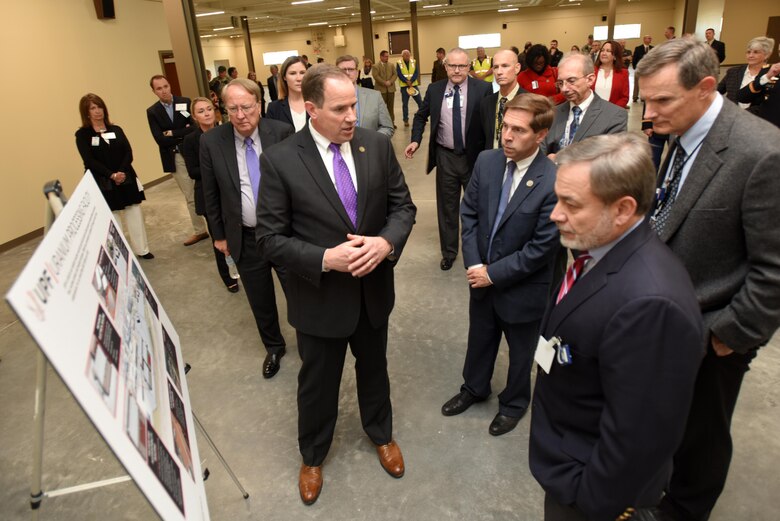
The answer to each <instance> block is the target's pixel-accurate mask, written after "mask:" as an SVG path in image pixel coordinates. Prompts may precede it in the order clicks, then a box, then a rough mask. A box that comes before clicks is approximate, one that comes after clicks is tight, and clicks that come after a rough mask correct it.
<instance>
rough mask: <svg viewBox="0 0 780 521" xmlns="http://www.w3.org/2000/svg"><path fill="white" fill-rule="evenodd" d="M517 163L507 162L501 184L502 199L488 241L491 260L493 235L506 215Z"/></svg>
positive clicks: (488, 259) (499, 201)
mask: <svg viewBox="0 0 780 521" xmlns="http://www.w3.org/2000/svg"><path fill="white" fill-rule="evenodd" d="M516 166H517V164H516V163H515V162H514V161H509V162H508V163H507V164H506V179H505V180H504V184H503V185H502V186H501V199H499V200H498V211H497V212H496V220H495V221H494V222H493V231H491V232H490V242H489V243H488V254H487V261H488V262H490V252H491V250H492V249H493V237H495V236H496V231H498V223H500V222H501V219H502V218H503V217H504V212H505V211H506V207H507V205H508V204H509V198H510V197H511V193H512V180H513V179H514V174H515V167H516Z"/></svg>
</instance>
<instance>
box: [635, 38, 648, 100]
mask: <svg viewBox="0 0 780 521" xmlns="http://www.w3.org/2000/svg"><path fill="white" fill-rule="evenodd" d="M652 41H653V37H652V36H650V35H649V34H646V35H645V37H644V38H642V45H637V46H636V47H635V48H634V56H633V57H632V58H631V65H633V66H634V70H636V66H637V65H639V61H640V60H641V59H642V58H644V57H645V54H647V53H649V52H650V49H652V48H653V46H652V45H650V44H651V43H652ZM633 98H634V103H636V102H637V101H639V82H638V81H637V80H636V77H634V94H633Z"/></svg>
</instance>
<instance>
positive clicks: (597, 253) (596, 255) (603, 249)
mask: <svg viewBox="0 0 780 521" xmlns="http://www.w3.org/2000/svg"><path fill="white" fill-rule="evenodd" d="M644 221H645V218H644V217H642V218H641V219H639V220H638V221H637V222H635V223H634V225H633V226H632V227H631V228H629V229H628V230H626V231H625V232H623V235H621V236H620V237H618V238H617V239H615V240H614V241H612V242H608V243H607V244H605V245H603V246H599V247H598V248H593V249H592V250H588V253H589V254H590V256H591V258H592V259H593V261H592V262H591V263H589V264H591V266H593V265H595V264H597V263H598V262H599V261H600V260H601V259H603V258H604V256H605V255H606V254H607V253H609V250H611V249H612V248H614V247H615V245H616V244H617V243H619V242H620V241H622V240H623V239H625V238H626V236H627V235H628V234H629V233H631V232H633V231H634V230H636V229H637V228H638V227H639V225H640V224H642V223H643V222H644Z"/></svg>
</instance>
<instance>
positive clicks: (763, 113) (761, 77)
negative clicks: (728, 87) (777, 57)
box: [737, 62, 780, 127]
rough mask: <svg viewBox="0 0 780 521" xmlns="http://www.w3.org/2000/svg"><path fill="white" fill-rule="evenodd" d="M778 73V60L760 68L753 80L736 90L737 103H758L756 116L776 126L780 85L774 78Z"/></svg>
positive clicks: (779, 115)
mask: <svg viewBox="0 0 780 521" xmlns="http://www.w3.org/2000/svg"><path fill="white" fill-rule="evenodd" d="M778 75H780V62H778V63H775V64H773V65H772V66H771V67H765V68H763V69H761V72H759V73H758V75H757V76H756V79H755V80H753V81H752V82H750V83H748V84H747V85H745V86H744V87H742V88H741V89H739V91H738V92H737V101H738V102H739V103H750V104H751V105H753V106H755V105H758V108H757V109H756V111H755V114H756V116H758V117H760V118H764V119H765V120H767V121H769V122H770V123H772V124H773V125H774V126H776V127H780V87H778V86H777V80H776V79H775V78H777V76H778Z"/></svg>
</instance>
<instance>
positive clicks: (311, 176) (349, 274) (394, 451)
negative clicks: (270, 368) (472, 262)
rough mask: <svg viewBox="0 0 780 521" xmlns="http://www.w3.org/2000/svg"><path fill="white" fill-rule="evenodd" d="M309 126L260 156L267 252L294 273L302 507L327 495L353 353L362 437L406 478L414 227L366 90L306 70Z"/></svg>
mask: <svg viewBox="0 0 780 521" xmlns="http://www.w3.org/2000/svg"><path fill="white" fill-rule="evenodd" d="M301 87H302V90H303V98H304V100H305V104H306V110H307V112H308V113H309V116H310V119H309V123H308V124H307V126H305V127H304V128H303V129H302V130H301V131H299V132H298V133H296V134H295V136H293V137H292V138H290V139H288V140H286V141H285V142H284V143H282V144H280V145H279V146H277V147H274V148H272V149H271V150H269V151H267V152H266V153H265V154H263V157H262V158H261V161H262V169H263V183H262V189H261V191H260V204H259V205H258V210H257V221H258V228H257V239H258V244H259V247H260V253H261V254H262V255H263V256H265V257H267V258H268V259H270V260H271V261H272V262H275V263H278V264H280V265H282V266H285V267H286V268H287V270H288V280H287V287H288V289H287V318H288V320H289V321H290V324H291V325H292V326H293V327H294V328H295V330H296V333H297V338H298V351H299V354H300V356H301V360H302V363H301V370H300V373H299V374H298V445H299V447H300V451H301V456H302V457H303V464H302V465H301V470H300V474H299V480H298V485H299V492H300V495H301V500H302V501H303V502H304V503H305V504H307V505H310V504H312V503H314V502H315V501H316V500H317V498H318V497H319V494H320V491H321V489H322V463H323V461H324V459H325V457H326V455H327V454H328V450H329V449H330V445H331V442H332V440H333V431H334V428H335V425H336V417H337V416H338V402H339V384H340V382H341V375H342V370H343V367H344V357H345V354H346V349H347V345H349V347H350V349H351V350H352V354H353V355H354V356H355V359H356V363H355V372H356V380H357V394H358V406H359V408H360V417H361V420H362V423H363V430H364V431H365V432H366V434H367V435H368V437H369V438H370V439H371V441H372V442H373V443H374V444H375V445H376V450H377V454H378V456H379V461H380V463H381V465H382V467H383V468H384V469H385V470H386V471H387V472H388V473H389V474H390V475H391V476H393V477H395V478H400V477H401V476H403V474H404V461H403V456H402V454H401V449H400V448H399V447H398V445H397V444H396V442H395V441H394V440H393V432H392V417H393V414H392V406H391V403H390V380H389V377H388V374H387V356H386V352H387V323H388V319H389V316H390V312H391V311H392V308H393V303H394V290H393V268H394V267H395V264H396V262H397V261H398V258H399V257H400V255H401V253H402V252H403V248H404V245H405V244H406V240H407V238H408V237H409V234H410V233H411V230H412V225H413V224H414V216H415V213H416V208H415V206H414V204H413V203H412V199H411V196H410V195H409V189H408V188H407V186H406V182H405V181H404V176H403V172H402V171H401V167H400V166H399V164H398V161H397V160H396V159H395V154H394V152H393V147H392V145H391V143H390V140H389V139H388V138H387V136H383V135H381V134H379V133H377V132H374V131H371V130H366V129H363V128H360V127H356V125H355V122H356V119H357V118H356V113H355V104H356V103H357V98H356V96H355V87H354V84H353V83H352V81H351V80H350V78H349V77H348V76H347V75H346V74H344V72H343V71H341V69H339V68H337V67H334V66H333V65H328V64H321V65H320V64H318V65H315V66H314V67H312V69H311V70H309V71H308V72H307V73H306V76H305V77H304V79H303V84H302V86H301Z"/></svg>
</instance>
